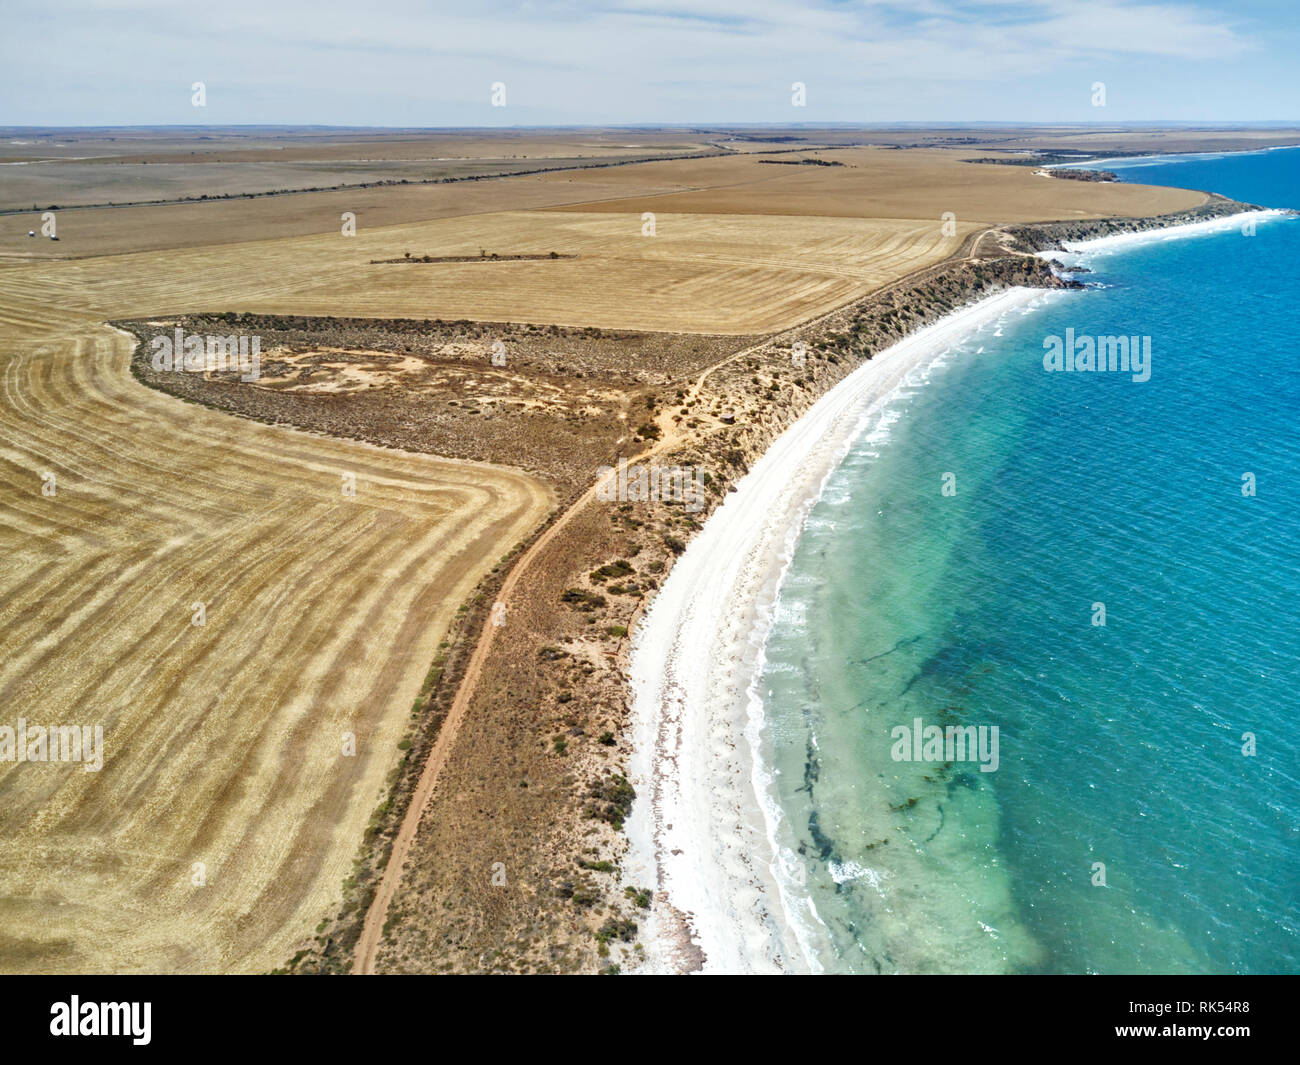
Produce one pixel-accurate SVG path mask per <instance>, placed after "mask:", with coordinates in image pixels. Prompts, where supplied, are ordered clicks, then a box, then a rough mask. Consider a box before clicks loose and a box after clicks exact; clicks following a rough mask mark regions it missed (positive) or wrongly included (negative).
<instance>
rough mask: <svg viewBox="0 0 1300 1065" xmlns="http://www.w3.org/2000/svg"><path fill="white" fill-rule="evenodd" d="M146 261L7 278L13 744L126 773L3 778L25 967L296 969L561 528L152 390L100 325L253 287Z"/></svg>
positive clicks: (399, 468)
mask: <svg viewBox="0 0 1300 1065" xmlns="http://www.w3.org/2000/svg"><path fill="white" fill-rule="evenodd" d="M135 265H136V266H137V267H138V271H139V272H138V273H137V274H136V275H135V276H134V277H128V276H125V275H124V274H123V273H122V271H121V269H120V264H115V263H109V264H107V265H106V264H105V263H103V262H99V263H94V264H91V263H80V264H59V265H51V266H44V267H41V268H39V269H36V268H22V267H11V268H8V269H5V270H3V271H0V345H2V346H3V355H4V366H3V368H4V392H3V401H2V402H0V493H2V494H3V500H4V514H5V518H4V524H3V528H2V529H0V547H2V550H0V630H2V631H3V632H4V634H5V653H4V656H3V659H0V692H2V693H3V701H4V705H5V709H6V716H5V721H4V723H5V724H7V725H10V726H15V725H16V724H17V721H18V719H22V718H25V719H26V720H27V722H29V723H30V725H33V726H34V725H42V726H51V725H53V726H59V725H78V726H81V725H85V726H96V725H99V726H102V729H103V768H102V769H101V770H100V771H99V772H88V771H86V770H85V768H84V767H83V766H82V765H79V764H52V763H46V764H21V763H15V762H12V761H10V762H0V793H2V794H3V795H4V803H3V812H0V928H2V929H3V932H0V971H6V972H32V971H58V972H81V971H99V972H105V971H114V972H118V971H163V972H194V971H202V972H209V971H222V972H230V971H236V972H242V971H265V970H268V969H271V968H273V967H275V966H276V965H279V964H281V963H282V962H283V961H284V960H285V959H286V957H288V956H289V955H290V954H292V953H293V951H294V950H295V949H296V948H297V946H298V945H300V944H301V943H302V942H303V941H304V940H306V939H308V938H309V937H310V935H311V932H312V930H313V927H314V926H315V924H316V923H317V922H318V921H319V920H320V919H321V916H322V915H323V914H324V913H326V912H328V911H329V910H331V909H332V908H333V907H336V906H337V903H338V899H339V896H340V892H341V885H342V882H343V880H344V878H345V877H347V876H348V874H349V871H350V867H351V862H352V860H353V858H354V857H355V855H356V850H357V846H358V843H359V840H360V839H361V836H362V832H363V830H364V828H365V826H366V823H367V821H368V819H369V818H370V816H371V814H372V812H373V810H374V809H375V807H376V805H377V804H378V803H380V802H381V801H383V799H384V798H385V796H386V793H387V790H386V782H387V780H388V777H389V774H390V773H391V771H392V770H393V769H394V766H395V765H396V762H397V760H398V759H399V758H400V751H399V750H398V743H399V742H400V741H401V740H402V739H403V736H404V733H405V731H406V728H407V726H408V724H409V713H410V708H411V706H412V703H413V702H414V700H415V698H416V696H417V694H418V693H419V691H420V689H421V685H422V682H423V680H424V678H425V674H426V672H427V671H428V669H429V667H430V663H431V662H432V661H433V659H434V655H435V651H436V649H437V645H438V642H439V640H440V639H441V638H442V634H443V633H444V632H445V631H446V628H447V625H448V624H449V622H450V620H451V617H452V615H453V614H454V612H455V610H456V607H457V605H458V604H459V603H461V602H462V601H464V599H465V598H466V597H467V596H468V595H469V594H470V592H471V591H472V589H473V588H474V586H475V584H476V583H477V582H478V580H479V579H480V578H481V577H482V576H483V574H485V573H486V572H487V571H488V570H489V569H490V568H491V567H492V565H493V564H494V562H495V561H497V560H498V559H499V558H500V557H501V556H502V555H503V554H505V553H506V552H507V551H508V550H509V548H510V547H511V546H512V545H513V544H514V543H515V542H516V541H518V540H519V539H520V537H522V536H524V535H525V534H526V533H527V532H528V531H529V530H530V529H531V528H533V527H535V525H536V524H537V523H538V521H539V520H540V519H541V518H542V517H543V515H544V513H545V512H546V510H547V509H548V508H549V506H550V505H551V494H550V492H549V491H548V490H546V489H544V488H543V487H542V486H541V485H540V484H539V483H538V482H537V481H535V480H534V479H532V478H530V477H528V476H526V475H524V474H521V473H518V472H515V471H511V470H507V469H502V468H496V467H489V466H485V465H481V464H470V463H454V462H450V461H443V460H439V459H435V458H432V457H429V456H423V455H411V454H406V453H403V452H399V451H392V450H384V449H380V448H375V447H370V446H366V445H364V444H354V443H348V442H344V441H336V440H332V439H329V438H326V437H319V436H313V435H307V434H304V433H298V432H295V431H292V430H288V429H279V428H273V427H269V426H262V425H258V424H256V423H252V422H247V421H244V420H241V419H237V418H234V417H231V416H228V415H225V414H219V413H215V412H211V411H208V410H206V409H204V408H201V407H197V406H194V405H191V404H185V403H181V402H180V401H178V400H176V399H174V398H172V397H169V396H165V395H162V394H160V393H157V392H154V391H151V390H149V389H147V388H145V387H144V386H143V385H141V384H139V383H137V382H136V381H135V380H134V379H132V378H131V377H130V376H129V373H128V362H129V355H130V350H131V347H132V342H131V341H130V340H129V338H128V337H127V336H126V335H125V334H123V333H120V332H118V331H116V330H113V329H110V328H108V327H106V326H103V325H100V324H98V323H99V322H101V321H102V320H103V319H104V318H105V317H107V316H108V315H109V313H110V311H111V310H115V311H121V310H126V309H127V308H128V307H131V308H133V309H135V310H137V311H144V310H145V308H146V307H149V306H152V305H153V304H154V303H155V302H160V301H170V302H172V303H174V304H178V305H185V304H187V303H189V302H191V301H193V300H194V299H195V298H196V296H197V293H198V291H200V290H201V291H202V292H203V293H204V294H205V295H207V296H209V297H211V296H212V295H214V293H223V294H225V295H228V296H229V297H231V298H234V297H235V295H236V294H237V293H238V291H239V285H238V283H237V282H236V281H235V280H234V278H230V279H228V280H227V283H226V284H227V287H225V288H222V287H221V285H220V284H219V283H218V285H217V287H216V289H215V290H214V289H213V288H212V287H210V282H211V281H213V280H214V279H213V278H211V277H208V276H197V277H193V278H191V279H189V280H185V279H184V278H183V277H180V278H177V279H176V280H172V279H171V277H170V276H169V271H168V270H167V268H166V264H165V263H163V262H156V263H153V264H150V263H148V262H144V261H142V262H138V263H137V264H135ZM146 276H148V277H151V278H153V279H154V283H153V285H152V286H150V285H148V284H145V283H143V280H142V279H143V278H144V277H146ZM244 284H245V286H246V287H245V290H246V291H247V290H249V289H268V288H269V287H270V286H273V284H274V281H273V280H272V279H271V278H269V277H254V278H250V279H249V280H248V281H246V282H245V283H244ZM118 286H125V287H124V288H119V287H118ZM132 289H135V290H136V291H137V292H138V293H139V302H130V301H127V302H122V301H120V300H119V299H118V296H117V295H114V296H113V297H111V298H109V299H107V300H106V299H103V298H99V297H98V296H97V295H96V293H97V292H98V291H104V292H112V293H117V294H120V295H122V296H125V295H126V294H127V293H129V292H130V291H131V290H132ZM47 474H52V475H53V481H52V482H51V481H50V479H49V478H48V477H47V476H46V475H47ZM345 474H350V475H351V476H352V477H353V478H354V483H355V496H353V497H348V496H346V495H345V494H344V492H343V485H344V475H345ZM47 483H52V485H53V492H52V494H43V492H42V485H43V484H47ZM47 491H48V490H47ZM198 603H202V604H204V607H203V610H204V614H205V617H204V618H203V620H204V624H203V625H201V626H200V625H196V624H194V623H193V621H194V618H195V616H196V612H197V611H198V609H199V608H198V607H197V606H196V605H195V604H198ZM349 733H350V734H353V735H355V755H353V756H347V755H345V753H344V745H345V744H346V743H347V736H346V735H345V734H349Z"/></svg>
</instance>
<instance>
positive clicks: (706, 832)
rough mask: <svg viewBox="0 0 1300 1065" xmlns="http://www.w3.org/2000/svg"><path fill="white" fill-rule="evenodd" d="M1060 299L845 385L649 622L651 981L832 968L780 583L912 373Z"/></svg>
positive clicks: (1249, 214)
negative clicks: (816, 880)
mask: <svg viewBox="0 0 1300 1065" xmlns="http://www.w3.org/2000/svg"><path fill="white" fill-rule="evenodd" d="M1287 215H1288V212H1286V211H1277V210H1267V211H1266V210H1255V211H1245V212H1238V213H1232V214H1225V215H1222V216H1219V217H1214V218H1211V219H1208V220H1204V221H1198V222H1192V223H1186V224H1182V225H1175V226H1166V227H1162V228H1159V229H1139V230H1137V231H1128V232H1122V233H1118V234H1114V235H1109V236H1105V237H1098V238H1093V239H1089V240H1081V241H1061V242H1059V244H1058V248H1057V250H1055V251H1039V252H1038V255H1039V256H1041V257H1042V258H1049V257H1051V256H1053V255H1059V254H1061V253H1062V251H1064V252H1065V253H1066V254H1067V255H1069V254H1072V253H1086V252H1091V251H1094V250H1098V251H1100V250H1111V249H1114V248H1116V247H1119V246H1129V245H1134V244H1142V243H1148V242H1153V241H1158V240H1170V239H1180V238H1184V237H1191V236H1198V235H1203V234H1211V233H1216V232H1223V231H1226V230H1229V229H1232V228H1236V227H1237V226H1239V225H1241V224H1242V223H1243V221H1244V220H1245V219H1247V218H1253V219H1256V220H1258V221H1267V220H1271V219H1276V218H1283V217H1286V216H1287ZM1066 269H1067V272H1068V267H1067V268H1066ZM1045 295H1046V294H1045V292H1042V291H1039V290H1035V289H1028V288H1011V289H1008V290H1005V291H1003V292H1001V293H999V294H997V295H993V296H989V297H987V298H985V299H983V300H980V301H979V302H977V303H974V304H972V305H968V306H966V307H964V308H962V309H960V310H958V311H956V312H953V313H952V314H949V315H948V316H946V317H944V318H942V319H940V320H939V321H937V322H935V323H934V324H932V325H930V326H927V327H925V328H922V329H920V330H918V331H917V332H915V333H913V334H911V335H910V336H908V337H906V338H904V339H903V340H901V341H899V342H898V343H896V344H894V345H893V346H891V347H890V348H888V349H886V350H884V351H882V352H881V353H880V354H878V355H877V356H876V357H875V358H874V359H873V360H872V361H870V362H868V363H866V364H865V365H863V366H860V367H859V368H858V369H857V370H855V371H853V372H852V373H851V374H850V375H848V376H847V377H846V378H844V379H843V380H842V381H840V382H839V383H838V384H837V385H835V386H834V387H832V388H831V389H830V390H829V391H827V392H826V393H825V394H824V395H823V396H822V397H821V398H820V399H818V400H817V402H816V403H815V404H814V405H813V406H812V407H811V408H810V409H809V410H808V411H807V412H806V413H805V414H804V415H803V416H802V417H801V418H799V419H798V420H797V421H796V422H795V423H794V424H792V425H791V426H789V427H788V428H787V429H786V430H785V432H783V433H782V434H781V435H780V436H779V437H778V438H777V439H776V440H775V441H774V442H773V443H772V444H771V445H770V447H768V448H767V450H766V451H765V452H764V453H763V455H762V456H761V457H760V458H759V459H758V460H757V461H756V462H755V463H754V465H753V467H752V468H751V470H750V472H749V473H748V474H747V475H746V476H745V477H743V478H742V479H741V480H740V481H739V482H737V484H736V485H735V489H734V491H733V492H732V493H731V494H730V495H729V496H728V498H727V499H726V501H725V502H724V503H723V504H722V505H721V506H719V507H718V508H717V510H716V511H715V512H714V513H713V515H712V516H711V517H710V518H709V519H708V521H707V522H706V523H705V525H704V527H703V529H702V530H701V532H700V533H699V534H698V535H697V536H696V537H695V538H694V539H693V540H692V541H691V542H690V544H689V545H688V546H687V549H686V551H685V553H684V554H683V555H682V556H681V558H679V559H678V561H677V563H676V565H675V566H674V567H673V570H672V572H671V573H670V575H669V577H668V579H667V580H666V581H665V583H664V585H663V587H662V589H661V590H660V591H659V593H658V595H657V596H656V597H655V599H654V602H653V603H652V605H651V606H650V608H649V609H648V610H647V612H646V614H645V616H644V618H643V620H642V623H641V625H639V626H638V628H637V630H636V633H635V636H634V638H633V640H632V652H631V656H630V659H629V663H628V680H629V684H630V687H631V688H632V693H633V699H632V741H633V751H634V753H633V755H632V757H631V759H630V763H629V778H630V779H631V780H632V782H633V784H634V786H635V788H636V790H637V794H638V795H639V796H640V797H641V800H640V801H639V802H638V803H637V805H636V807H634V809H633V813H632V816H631V818H630V819H629V822H628V826H627V831H628V837H629V841H630V846H629V849H628V852H627V855H626V856H625V859H624V866H625V868H624V873H625V880H628V881H629V882H633V883H651V884H653V885H654V887H655V890H656V892H657V895H658V900H659V904H658V905H656V907H655V908H654V911H653V912H652V915H651V917H650V919H649V920H648V921H647V924H646V928H645V935H644V938H643V942H644V944H645V954H646V962H647V964H646V969H647V970H648V971H652V972H663V973H683V972H694V971H699V972H704V973H779V972H817V971H820V969H821V965H820V962H819V960H818V954H819V953H820V950H819V948H818V945H817V944H816V943H815V942H814V941H815V940H816V939H818V938H819V934H818V927H819V922H818V921H817V918H816V914H815V911H814V910H812V908H811V902H810V901H809V900H808V899H807V898H806V897H803V898H800V897H798V895H797V892H792V891H790V890H787V888H788V887H790V886H792V885H790V884H787V885H785V886H784V887H783V884H782V883H781V880H782V876H781V872H780V869H781V868H782V867H783V866H784V863H785V861H786V860H787V859H786V856H783V855H782V854H780V852H779V848H778V844H777V842H776V841H777V829H778V827H779V824H780V820H781V818H782V816H783V815H782V812H781V810H780V808H779V806H777V805H776V803H775V801H774V799H773V798H772V797H771V796H770V794H769V786H770V782H771V779H772V778H771V772H770V769H769V768H768V767H767V765H766V764H765V760H764V759H763V758H762V757H761V746H760V745H761V743H762V733H763V726H764V719H763V707H762V700H761V696H760V695H759V694H758V692H757V691H756V690H755V687H756V683H757V679H758V677H759V676H760V675H761V670H762V662H763V649H764V646H765V644H766V640H767V635H768V632H769V631H770V628H771V625H772V621H773V615H774V608H775V605H776V602H777V600H778V597H779V589H780V584H781V580H782V577H783V575H784V573H785V570H786V569H787V568H788V566H789V564H790V561H791V559H792V557H793V554H794V551H795V549H796V547H797V544H798V541H799V538H800V535H801V533H802V530H803V525H804V520H805V518H806V517H807V514H808V512H809V511H810V510H811V508H812V506H813V505H814V504H815V503H816V501H817V499H818V498H819V497H820V495H821V491H822V488H823V486H824V484H825V482H826V480H827V478H828V477H829V476H830V475H831V474H832V473H833V471H834V470H835V468H836V467H837V466H838V465H839V463H840V461H841V460H842V459H843V458H844V456H845V455H846V454H847V453H848V451H849V449H850V448H851V447H852V446H853V444H854V442H855V441H856V440H857V439H858V438H859V437H860V435H861V433H862V432H863V431H864V430H865V429H866V428H867V427H868V425H869V423H870V422H871V420H872V419H873V418H874V417H876V416H878V415H879V414H880V413H881V411H882V409H883V408H884V407H885V405H886V404H887V403H888V401H889V399H890V397H891V396H892V395H894V394H895V393H896V391H897V389H898V388H899V386H900V385H902V384H904V383H905V382H906V381H907V378H908V376H909V374H911V373H913V372H914V371H917V370H921V369H923V368H924V367H925V366H927V365H930V364H932V363H934V362H935V361H936V360H938V359H939V358H941V357H942V356H943V354H944V353H945V351H946V350H947V348H948V347H949V346H951V345H953V344H956V343H959V342H961V341H963V340H966V339H968V338H969V337H970V335H971V334H972V333H974V332H975V331H976V330H978V329H979V328H980V327H982V326H984V325H987V324H989V323H991V322H993V321H996V320H998V319H999V318H1000V317H1001V316H1002V315H1004V314H1006V313H1007V312H1009V311H1012V310H1015V309H1017V308H1022V307H1027V306H1029V305H1030V304H1032V303H1033V302H1034V301H1036V300H1038V299H1040V298H1044V297H1045ZM804 911H807V912H804Z"/></svg>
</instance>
